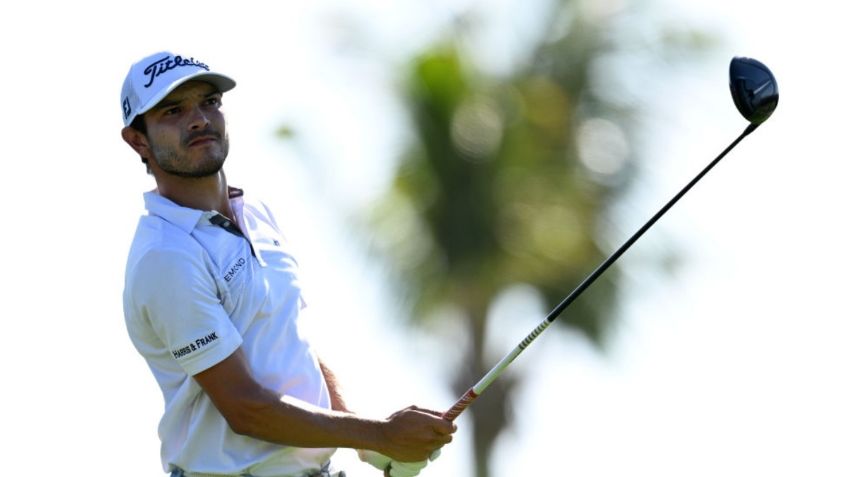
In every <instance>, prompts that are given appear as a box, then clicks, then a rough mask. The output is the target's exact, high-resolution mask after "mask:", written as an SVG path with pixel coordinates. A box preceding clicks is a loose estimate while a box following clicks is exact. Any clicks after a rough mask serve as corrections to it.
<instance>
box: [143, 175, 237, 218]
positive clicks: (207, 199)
mask: <svg viewBox="0 0 848 477" xmlns="http://www.w3.org/2000/svg"><path fill="white" fill-rule="evenodd" d="M156 184H157V186H158V191H159V194H160V195H161V196H162V197H165V198H167V199H169V200H171V201H172V202H174V203H176V204H179V205H181V206H183V207H189V208H192V209H198V210H217V211H218V212H220V213H222V214H224V215H225V216H226V217H228V218H230V219H231V220H232V219H234V217H233V212H232V210H231V208H230V201H229V190H228V188H227V178H226V176H225V175H224V171H219V172H218V173H217V174H215V175H212V176H208V177H201V178H185V177H175V176H169V177H168V178H167V179H166V180H160V178H157V180H156Z"/></svg>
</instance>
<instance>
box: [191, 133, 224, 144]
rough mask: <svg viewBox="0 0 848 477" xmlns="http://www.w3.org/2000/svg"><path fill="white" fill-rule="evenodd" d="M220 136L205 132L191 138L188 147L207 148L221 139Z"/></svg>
mask: <svg viewBox="0 0 848 477" xmlns="http://www.w3.org/2000/svg"><path fill="white" fill-rule="evenodd" d="M220 137H221V136H220V135H219V134H217V133H214V132H203V133H200V134H197V135H195V136H194V137H189V138H188V142H187V143H186V146H188V147H194V146H205V145H207V144H212V143H214V142H216V141H218V140H219V139H220Z"/></svg>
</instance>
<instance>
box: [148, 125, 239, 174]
mask: <svg viewBox="0 0 848 477" xmlns="http://www.w3.org/2000/svg"><path fill="white" fill-rule="evenodd" d="M218 141H219V142H218V144H219V145H220V148H219V149H216V150H212V151H209V152H207V153H206V154H205V155H204V156H203V157H202V159H200V160H199V162H197V163H194V164H193V163H192V160H191V159H190V158H189V157H188V154H186V153H185V152H184V151H180V150H178V149H177V148H175V147H171V146H166V145H162V144H153V143H151V144H150V152H151V154H152V155H153V160H154V161H156V164H157V165H158V166H159V168H160V169H162V171H164V172H166V173H168V174H170V175H173V176H177V177H183V178H189V179H200V178H203V177H209V176H212V175H215V174H217V173H218V172H220V170H221V168H222V167H223V166H224V161H225V160H226V159H227V155H228V154H229V152H230V139H229V137H228V135H226V134H225V135H224V136H223V137H221V136H220V135H219V138H218ZM186 142H188V141H183V143H184V144H185V143H186Z"/></svg>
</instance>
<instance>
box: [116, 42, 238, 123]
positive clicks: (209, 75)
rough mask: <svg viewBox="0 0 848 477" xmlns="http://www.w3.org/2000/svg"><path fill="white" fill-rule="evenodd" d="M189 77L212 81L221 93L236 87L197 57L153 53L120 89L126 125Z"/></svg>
mask: <svg viewBox="0 0 848 477" xmlns="http://www.w3.org/2000/svg"><path fill="white" fill-rule="evenodd" d="M189 80H199V81H206V82H207V83H211V84H212V85H214V86H215V87H216V88H218V90H219V91H221V92H222V93H223V92H225V91H229V90H231V89H233V88H235V86H236V82H235V81H233V80H232V78H230V77H228V76H224V75H222V74H220V73H214V72H212V71H210V70H209V66H208V65H206V64H205V63H203V62H201V61H199V60H195V59H194V57H190V56H181V55H175V54H173V53H170V52H167V51H163V52H160V53H156V54H154V55H150V56H148V57H147V58H144V59H143V60H141V61H139V62H138V63H135V64H134V65H132V66H131V67H130V71H129V73H127V77H126V79H124V87H123V88H121V111H122V112H123V117H124V126H129V125H130V124H131V123H132V122H133V119H135V118H136V116H138V115H139V114H144V113H146V112H147V111H148V110H149V109H150V108H152V107H153V106H156V104H157V103H159V101H162V99H163V98H165V96H167V95H168V94H169V93H170V92H171V91H173V90H174V89H176V88H177V86H179V85H181V84H183V83H185V82H186V81H189Z"/></svg>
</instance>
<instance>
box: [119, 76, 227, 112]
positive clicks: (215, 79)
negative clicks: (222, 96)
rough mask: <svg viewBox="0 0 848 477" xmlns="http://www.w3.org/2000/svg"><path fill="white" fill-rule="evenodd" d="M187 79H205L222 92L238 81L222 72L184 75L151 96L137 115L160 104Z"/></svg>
mask: <svg viewBox="0 0 848 477" xmlns="http://www.w3.org/2000/svg"><path fill="white" fill-rule="evenodd" d="M187 81H204V82H206V83H209V84H211V85H212V86H215V87H216V88H218V91H220V92H221V93H224V92H227V91H229V90H231V89H233V88H235V87H236V82H235V81H234V80H233V79H232V78H230V77H229V76H225V75H222V74H220V73H209V72H207V71H198V72H197V73H195V74H191V75H188V76H184V77H182V78H180V79H178V80H176V81H174V82H173V83H171V84H170V85H168V87H167V88H163V89H162V90H161V91H159V92H158V93H157V94H156V96H153V97H152V98H150V100H149V101H148V103H147V104H146V105H145V106H144V107H142V108H140V109H139V110H138V111H137V112H136V113H135V116H140V115H142V114H144V113H146V112H148V111H150V110H151V109H153V107H154V106H156V105H157V104H159V102H160V101H162V100H163V99H165V96H168V95H169V94H171V92H172V91H174V90H175V89H177V88H178V87H179V86H180V85H182V84H183V83H185V82H187Z"/></svg>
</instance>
